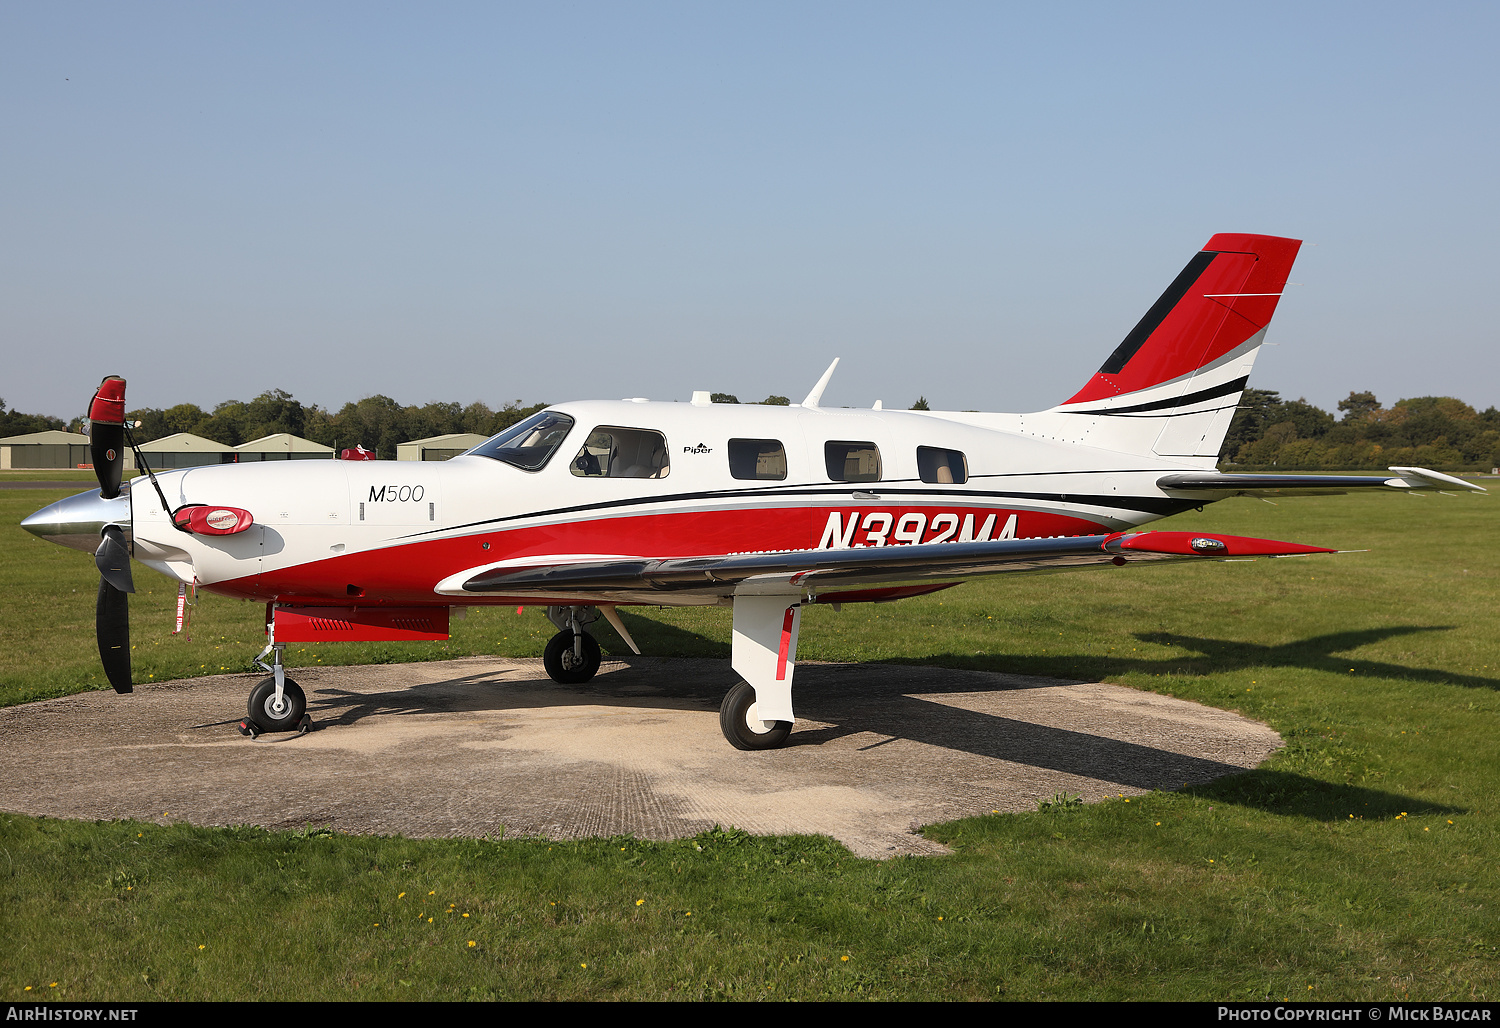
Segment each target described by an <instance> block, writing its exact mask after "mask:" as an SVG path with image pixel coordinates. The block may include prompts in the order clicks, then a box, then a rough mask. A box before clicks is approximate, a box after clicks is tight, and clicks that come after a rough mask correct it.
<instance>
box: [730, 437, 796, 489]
mask: <svg viewBox="0 0 1500 1028" xmlns="http://www.w3.org/2000/svg"><path fill="white" fill-rule="evenodd" d="M729 474H730V475H731V476H732V477H734V478H739V479H745V480H747V481H753V482H782V481H785V480H786V447H785V446H782V445H781V440H780V439H731V440H729Z"/></svg>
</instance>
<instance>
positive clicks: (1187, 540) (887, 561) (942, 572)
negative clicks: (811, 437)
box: [437, 532, 1336, 603]
mask: <svg viewBox="0 0 1500 1028" xmlns="http://www.w3.org/2000/svg"><path fill="white" fill-rule="evenodd" d="M1334 552H1336V551H1334V550H1330V549H1328V548H1326V547H1321V546H1304V545H1301V544H1300V543H1283V542H1275V541H1273V540H1269V539H1249V538H1245V537H1242V536H1233V535H1215V534H1208V533H1194V532H1114V533H1111V534H1109V535H1085V536H1066V537H1058V538H1052V539H999V540H992V541H988V542H964V543H919V544H913V545H907V546H880V547H856V548H852V549H840V550H790V551H782V552H776V553H732V554H727V555H724V556H711V557H675V558H666V559H660V560H653V559H649V558H617V559H609V560H583V561H579V560H572V561H566V562H562V561H560V562H557V563H532V564H530V565H528V566H525V567H520V566H517V565H516V564H514V563H509V564H501V565H489V566H486V567H483V568H475V569H473V570H472V571H469V572H462V573H460V574H458V575H454V576H452V577H451V578H449V579H447V580H445V581H444V582H443V583H441V584H440V585H439V587H438V590H437V591H438V592H440V593H445V594H447V595H457V596H462V595H499V596H542V597H547V596H569V597H575V596H581V595H586V594H594V593H599V592H605V593H611V594H617V593H630V594H637V595H639V594H654V595H655V596H658V597H660V598H661V599H666V598H667V596H666V594H672V595H673V596H675V597H680V598H686V595H688V594H692V593H699V594H704V593H706V594H710V595H717V596H729V595H733V594H734V593H735V592H736V591H738V590H739V589H740V587H741V586H744V585H745V584H746V583H749V582H750V581H751V580H752V579H756V580H760V581H764V582H767V583H768V584H769V582H771V581H772V580H778V579H779V580H781V581H782V582H784V583H785V587H786V588H798V589H806V590H807V591H809V592H812V593H814V594H816V592H817V591H818V588H819V587H821V586H826V585H856V584H859V585H866V584H876V583H881V582H896V581H912V580H920V579H930V578H966V577H970V576H975V575H993V574H1002V573H1005V572H1018V571H1033V572H1035V571H1065V570H1071V569H1074V568H1084V567H1095V566H1102V565H1107V564H1133V563H1138V562H1148V561H1149V562H1153V563H1160V562H1166V561H1182V560H1224V559H1234V558H1240V559H1244V558H1249V557H1286V556H1293V555H1299V554H1306V553H1334ZM543 559H545V558H543ZM921 591H923V592H926V591H929V590H927V589H922V590H921ZM869 592H870V593H872V594H885V593H888V592H893V591H892V590H884V589H882V590H870V591H869ZM906 595H911V594H910V593H906ZM868 598H871V599H876V598H890V599H894V598H896V597H895V596H879V595H871V596H870V597H868ZM626 602H632V601H626ZM633 602H647V603H649V602H652V601H651V599H650V598H649V596H648V597H647V598H645V599H644V600H639V599H638V600H634V601H633ZM846 602H854V601H853V599H852V598H851V599H850V600H848V601H846Z"/></svg>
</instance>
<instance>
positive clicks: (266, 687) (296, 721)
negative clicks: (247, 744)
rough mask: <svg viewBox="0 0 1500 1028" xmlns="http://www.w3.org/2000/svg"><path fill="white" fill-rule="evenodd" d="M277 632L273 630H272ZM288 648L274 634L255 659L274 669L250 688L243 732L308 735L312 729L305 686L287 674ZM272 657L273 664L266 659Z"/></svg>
mask: <svg viewBox="0 0 1500 1028" xmlns="http://www.w3.org/2000/svg"><path fill="white" fill-rule="evenodd" d="M272 630H273V631H274V629H272ZM285 651H286V644H285V643H278V642H276V641H275V636H274V635H273V636H272V637H271V641H270V642H268V643H266V648H265V649H263V650H261V651H260V656H258V657H256V658H255V663H256V666H258V667H259V668H260V669H261V670H262V671H269V672H271V676H270V677H269V678H263V679H261V680H260V681H259V682H258V683H256V686H255V688H254V689H252V690H251V691H250V701H249V702H248V703H247V704H246V705H245V707H246V711H245V712H246V714H247V717H246V718H245V720H243V721H241V722H240V734H241V735H248V736H249V737H250V738H252V739H253V738H255V737H256V736H258V735H260V734H261V733H262V732H291V731H295V732H297V734H299V735H306V734H307V732H308V730H309V729H310V728H312V718H310V717H308V716H307V694H306V693H304V692H303V691H302V686H300V685H298V684H297V683H296V682H295V681H293V680H292V679H290V678H288V677H287V676H286V668H285V667H283V666H282V663H281V655H282V653H284V652H285ZM267 655H272V656H271V663H270V664H267V663H266V662H265V658H266V656H267Z"/></svg>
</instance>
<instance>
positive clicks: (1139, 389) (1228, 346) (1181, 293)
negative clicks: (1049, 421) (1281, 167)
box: [1048, 233, 1302, 462]
mask: <svg viewBox="0 0 1500 1028" xmlns="http://www.w3.org/2000/svg"><path fill="white" fill-rule="evenodd" d="M1301 246H1302V242H1301V240H1297V239H1282V238H1279V237H1277V236H1252V235H1242V234H1231V233H1221V234H1219V235H1216V236H1214V237H1213V238H1212V239H1210V240H1209V241H1208V245H1207V246H1205V247H1204V248H1203V250H1202V251H1201V252H1200V253H1198V254H1196V255H1195V256H1194V257H1193V259H1192V260H1190V261H1189V262H1188V265H1187V267H1186V268H1184V269H1182V273H1181V274H1180V275H1178V276H1177V278H1176V280H1175V281H1173V283H1172V284H1171V285H1170V286H1168V287H1167V291H1166V292H1165V293H1163V294H1162V295H1161V299H1159V300H1157V301H1156V303H1155V304H1153V305H1152V307H1151V309H1150V310H1149V311H1147V312H1146V316H1145V317H1144V318H1142V319H1141V320H1140V323H1139V324H1137V325H1136V326H1135V328H1134V329H1132V330H1131V332H1130V334H1129V335H1127V336H1126V337H1125V340H1124V342H1122V343H1120V345H1119V346H1117V347H1116V348H1115V352H1114V353H1112V354H1110V355H1109V359H1108V360H1106V361H1105V362H1104V366H1103V367H1101V368H1100V369H1099V371H1098V372H1097V373H1096V374H1095V375H1094V376H1093V377H1092V378H1090V379H1089V380H1088V382H1087V383H1085V384H1084V387H1083V388H1082V389H1080V390H1078V392H1077V393H1076V394H1074V395H1073V396H1072V398H1070V399H1068V400H1066V401H1065V402H1063V403H1062V404H1060V405H1059V406H1057V407H1054V408H1052V411H1051V412H1048V413H1058V414H1075V415H1086V416H1087V417H1088V419H1089V422H1090V424H1089V426H1088V428H1087V430H1086V431H1085V433H1084V434H1086V436H1087V442H1088V443H1089V444H1090V445H1092V446H1102V447H1104V448H1106V449H1112V450H1124V451H1126V452H1132V453H1141V454H1147V453H1155V454H1156V455H1158V456H1162V457H1196V458H1200V461H1199V462H1201V458H1204V457H1217V456H1218V453H1219V447H1220V446H1221V445H1223V442H1224V436H1225V434H1226V433H1227V432H1228V431H1229V422H1230V420H1231V419H1232V418H1233V417H1234V409H1235V405H1236V404H1238V403H1239V400H1240V394H1241V393H1242V392H1243V391H1244V388H1245V382H1246V379H1247V378H1248V377H1249V375H1250V368H1251V365H1253V364H1254V363H1255V355H1256V353H1257V352H1258V351H1259V349H1260V344H1261V341H1262V340H1263V339H1264V338H1265V330H1266V326H1267V325H1268V324H1269V323H1270V321H1271V315H1272V314H1273V313H1275V311H1276V302H1277V301H1278V300H1279V299H1280V298H1281V291H1282V288H1283V287H1284V286H1285V285H1286V279H1287V275H1289V274H1290V273H1291V270H1292V262H1293V261H1294V260H1296V257H1297V250H1298V249H1299V248H1300V247H1301ZM1068 420H1069V421H1073V420H1074V419H1071V418H1070V419H1068ZM1069 434H1070V435H1072V434H1074V433H1069ZM1078 441H1084V440H1083V439H1079V440H1078Z"/></svg>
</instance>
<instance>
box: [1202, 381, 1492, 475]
mask: <svg viewBox="0 0 1500 1028" xmlns="http://www.w3.org/2000/svg"><path fill="white" fill-rule="evenodd" d="M1338 408H1339V412H1340V417H1338V418H1337V419H1335V417H1334V416H1333V415H1332V414H1331V413H1329V412H1328V411H1325V410H1321V409H1319V408H1318V407H1314V406H1313V405H1312V404H1310V403H1308V402H1307V401H1306V400H1305V399H1296V400H1283V399H1282V398H1281V395H1280V394H1279V393H1277V392H1276V391H1275V390H1270V389H1247V390H1245V394H1244V395H1243V396H1242V397H1241V398H1240V403H1239V410H1238V411H1237V412H1236V413H1235V416H1234V421H1233V422H1231V423H1230V426H1229V434H1228V436H1226V437H1225V439H1224V447H1223V449H1222V450H1221V451H1220V454H1219V460H1220V462H1221V463H1225V464H1228V463H1233V464H1236V465H1241V466H1245V465H1248V466H1251V467H1272V466H1274V467H1282V468H1298V469H1308V470H1325V471H1335V470H1344V469H1351V470H1352V469H1356V468H1386V467H1390V466H1391V465H1402V466H1408V465H1415V466H1418V467H1425V468H1441V469H1448V470H1462V469H1474V468H1478V469H1481V470H1489V469H1490V468H1492V467H1495V466H1500V410H1496V409H1495V408H1494V407H1493V406H1492V407H1490V408H1488V409H1487V410H1485V411H1483V412H1480V411H1476V410H1475V409H1474V408H1473V407H1470V406H1469V405H1468V404H1467V403H1464V402H1463V401H1462V400H1457V399H1454V398H1453V397H1451V396H1418V397H1414V398H1412V399H1409V400H1397V401H1396V402H1395V403H1393V404H1391V406H1389V407H1383V406H1381V404H1380V401H1379V400H1378V399H1376V397H1375V394H1374V393H1370V392H1363V393H1356V392H1351V393H1350V394H1349V397H1348V399H1345V400H1340V401H1339V404H1338Z"/></svg>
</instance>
